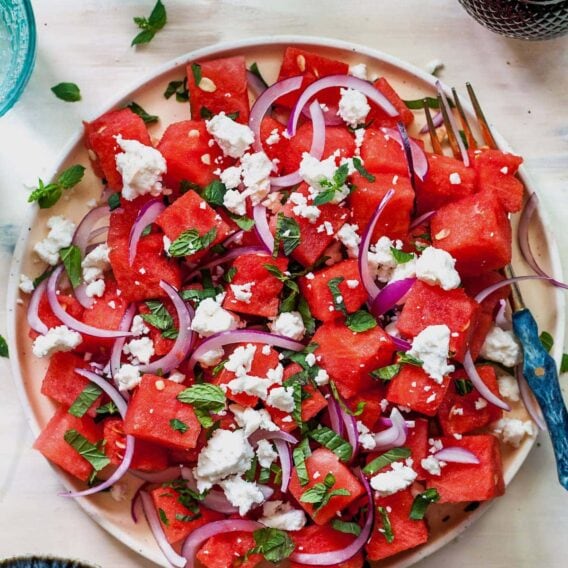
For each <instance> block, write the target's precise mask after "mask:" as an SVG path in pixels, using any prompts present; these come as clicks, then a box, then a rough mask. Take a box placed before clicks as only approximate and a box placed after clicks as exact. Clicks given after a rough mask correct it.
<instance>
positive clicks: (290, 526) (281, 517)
mask: <svg viewBox="0 0 568 568" xmlns="http://www.w3.org/2000/svg"><path fill="white" fill-rule="evenodd" d="M259 522H260V523H262V524H263V525H265V526H267V527H270V528H272V529H279V530H282V531H299V530H300V529H301V528H303V527H304V525H305V524H306V514H305V513H304V511H301V510H299V509H294V507H292V505H291V504H290V503H284V502H283V501H267V502H266V503H265V504H264V505H263V507H262V517H261V518H260V519H259Z"/></svg>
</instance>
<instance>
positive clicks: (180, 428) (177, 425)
mask: <svg viewBox="0 0 568 568" xmlns="http://www.w3.org/2000/svg"><path fill="white" fill-rule="evenodd" d="M170 426H171V427H172V430H175V431H176V432H180V433H181V434H185V433H186V432H187V431H188V430H189V426H188V425H187V424H186V423H185V422H182V421H181V420H178V419H177V418H172V419H171V420H170Z"/></svg>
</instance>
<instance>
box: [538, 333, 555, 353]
mask: <svg viewBox="0 0 568 568" xmlns="http://www.w3.org/2000/svg"><path fill="white" fill-rule="evenodd" d="M539 339H540V342H541V343H542V346H543V347H544V348H545V349H546V350H547V351H548V352H549V353H550V350H551V349H552V346H553V345H554V337H552V335H550V333H548V331H543V332H542V333H541V334H540V335H539Z"/></svg>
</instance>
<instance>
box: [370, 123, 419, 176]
mask: <svg viewBox="0 0 568 568" xmlns="http://www.w3.org/2000/svg"><path fill="white" fill-rule="evenodd" d="M361 158H363V161H364V162H365V168H366V169H367V170H368V171H369V172H372V173H374V174H398V175H399V176H405V177H406V176H408V164H407V163H406V157H405V156H404V152H403V150H402V148H401V147H400V144H399V143H398V142H397V141H396V140H395V139H394V138H393V137H392V136H389V135H387V134H384V133H383V132H382V130H378V129H375V128H369V129H368V130H366V131H365V138H364V139H363V144H362V146H361Z"/></svg>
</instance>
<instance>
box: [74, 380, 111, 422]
mask: <svg viewBox="0 0 568 568" xmlns="http://www.w3.org/2000/svg"><path fill="white" fill-rule="evenodd" d="M102 392H103V391H102V390H101V389H100V388H99V387H98V386H97V385H95V384H89V385H87V386H86V387H85V388H84V389H83V390H82V391H81V393H80V394H79V396H78V397H77V398H76V399H75V400H74V401H73V404H72V405H71V406H70V407H69V410H68V411H67V412H69V414H72V415H73V416H76V417H77V418H82V417H83V416H84V415H85V414H86V413H87V411H88V410H89V408H91V406H93V404H94V403H95V401H96V400H97V398H99V396H101V394H102Z"/></svg>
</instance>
